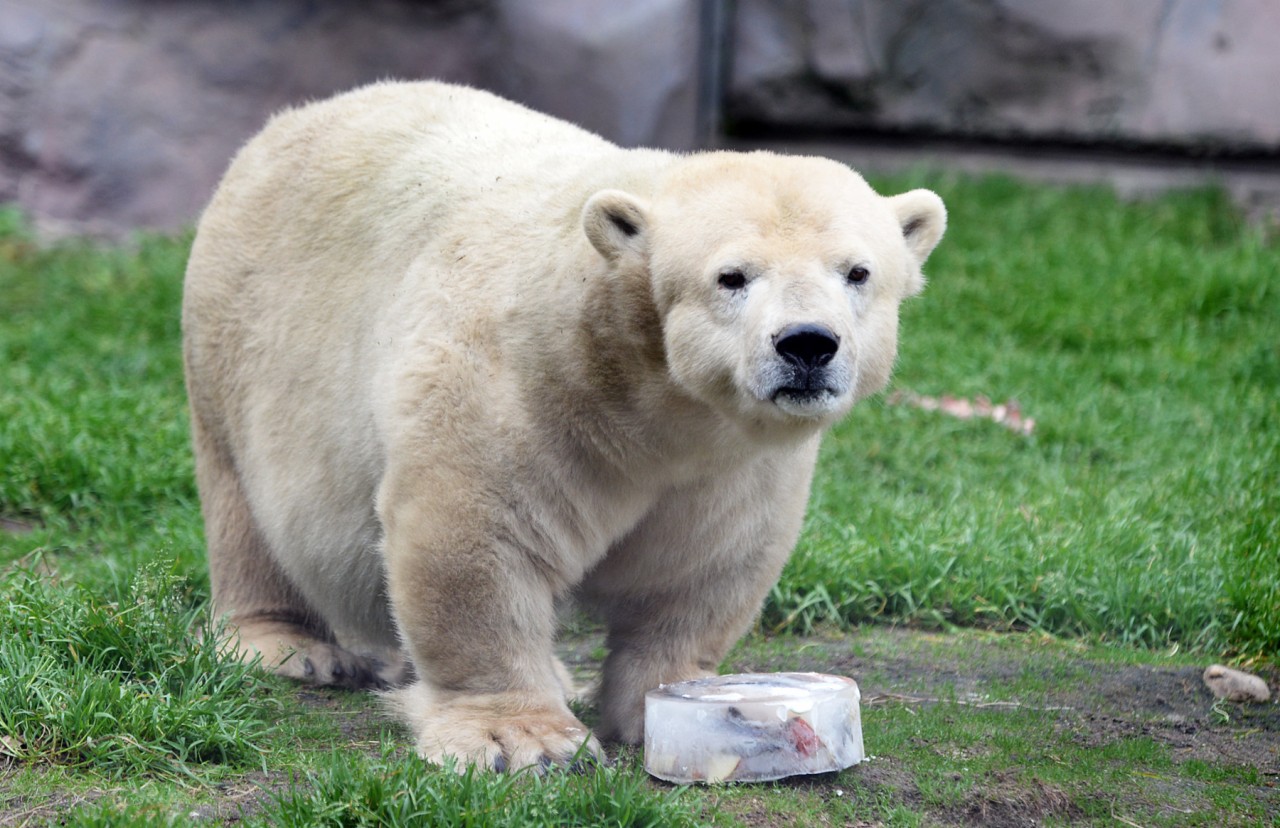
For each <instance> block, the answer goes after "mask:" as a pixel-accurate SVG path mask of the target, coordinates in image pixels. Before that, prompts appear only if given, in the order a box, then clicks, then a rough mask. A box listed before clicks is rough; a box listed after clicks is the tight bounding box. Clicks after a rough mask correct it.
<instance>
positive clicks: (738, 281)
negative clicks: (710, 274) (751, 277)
mask: <svg viewBox="0 0 1280 828" xmlns="http://www.w3.org/2000/svg"><path fill="white" fill-rule="evenodd" d="M718 282H719V284H720V287H722V288H724V289H725V290H742V289H743V288H744V287H746V286H747V276H746V274H745V273H743V272H742V271H741V270H726V271H725V272H724V273H721V274H720V278H719V280H718Z"/></svg>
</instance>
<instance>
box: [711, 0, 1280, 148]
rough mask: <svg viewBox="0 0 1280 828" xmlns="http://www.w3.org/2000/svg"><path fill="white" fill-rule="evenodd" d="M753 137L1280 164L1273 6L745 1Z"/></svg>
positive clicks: (744, 117) (744, 101) (737, 59)
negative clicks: (989, 143)
mask: <svg viewBox="0 0 1280 828" xmlns="http://www.w3.org/2000/svg"><path fill="white" fill-rule="evenodd" d="M733 27H734V37H733V41H734V49H733V52H732V54H731V68H730V81H729V89H728V95H727V99H726V109H725V117H726V119H727V121H728V123H729V124H730V125H735V124H736V125H737V127H738V128H739V129H764V130H766V131H767V130H770V129H772V130H777V129H779V128H783V129H787V130H792V131H795V130H801V131H804V130H819V131H825V132H828V133H831V132H838V131H840V130H869V131H875V132H907V133H910V132H924V133H930V134H937V135H945V136H964V137H969V138H977V139H999V140H1010V139H1012V140H1019V141H1025V140H1030V141H1065V142H1069V143H1074V144H1111V145H1117V144H1118V145H1128V146H1137V147H1161V148H1165V149H1181V150H1192V151H1206V152H1218V153H1222V152H1226V153H1242V152H1243V153H1262V154H1267V153H1280V91H1278V90H1277V83H1278V82H1280V3H1276V2H1273V0H1118V1H1117V2H1107V1H1106V0H737V2H736V6H735V13H734V16H733Z"/></svg>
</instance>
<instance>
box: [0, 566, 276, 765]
mask: <svg viewBox="0 0 1280 828" xmlns="http://www.w3.org/2000/svg"><path fill="white" fill-rule="evenodd" d="M0 595H2V596H3V601H2V602H0V753H3V754H5V755H7V756H8V757H11V758H16V759H19V760H24V761H35V762H47V763H56V764H60V765H66V766H71V767H93V768H95V769H96V770H98V771H99V772H105V773H109V774H114V775H116V776H124V775H127V774H132V773H138V772H149V773H157V774H167V775H174V776H177V775H192V774H193V773H194V771H193V770H192V768H193V767H195V766H198V765H201V764H215V765H216V764H223V765H233V766H239V767H245V766H252V765H253V764H255V763H260V762H261V759H262V756H261V751H260V749H259V747H258V741H259V740H260V739H261V738H262V737H263V736H264V734H265V733H266V731H267V729H268V726H267V724H266V722H265V721H264V720H263V715H264V712H265V711H264V709H263V708H264V705H263V702H262V700H261V699H255V690H256V689H258V687H259V682H260V678H259V674H258V673H257V671H255V670H254V669H252V668H251V667H250V666H248V665H244V664H241V663H239V662H234V661H227V660H224V659H223V658H222V657H221V654H220V653H219V647H218V645H217V644H216V643H215V642H216V636H215V635H212V634H209V635H204V636H203V637H196V636H193V635H192V633H193V632H195V631H196V630H195V621H196V618H197V617H198V616H199V615H200V614H201V613H202V612H203V609H202V607H200V606H195V607H192V606H190V605H188V604H187V600H188V599H189V598H190V595H189V585H188V584H187V583H186V581H185V579H184V578H182V577H181V576H179V575H177V574H176V573H174V572H173V571H172V570H171V568H168V567H166V566H165V565H164V564H162V563H157V564H154V565H152V566H150V567H148V568H147V569H146V571H144V572H143V573H142V574H141V575H139V576H138V577H137V578H136V579H135V580H134V582H133V585H132V587H131V588H130V589H129V590H128V592H127V594H126V595H124V596H121V597H120V598H118V599H115V600H113V599H111V598H109V597H104V596H103V595H102V594H101V593H100V592H99V591H96V590H91V589H89V588H88V587H86V586H84V585H81V584H59V583H55V582H53V581H52V580H51V579H50V578H49V577H47V576H43V577H42V576H40V575H37V574H35V573H34V572H33V571H31V570H26V569H16V570H13V571H11V572H10V573H9V574H7V575H6V576H5V577H4V579H3V581H2V582H0Z"/></svg>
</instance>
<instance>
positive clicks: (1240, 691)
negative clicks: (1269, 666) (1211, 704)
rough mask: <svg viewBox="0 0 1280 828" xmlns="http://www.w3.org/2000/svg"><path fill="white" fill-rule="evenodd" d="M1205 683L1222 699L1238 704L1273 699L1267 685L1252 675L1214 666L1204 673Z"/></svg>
mask: <svg viewBox="0 0 1280 828" xmlns="http://www.w3.org/2000/svg"><path fill="white" fill-rule="evenodd" d="M1204 683H1205V684H1206V685H1208V687H1209V689H1210V690H1211V691H1213V695H1215V696H1217V697H1218V698H1220V699H1226V700H1227V701H1237V702H1265V701H1268V700H1269V699H1270V698H1271V690H1270V688H1268V687H1267V683H1266V682H1265V681H1263V680H1262V679H1261V678H1259V677H1258V676H1255V675H1253V674H1252V673H1246V672H1244V671H1243V670H1233V669H1232V668H1230V667H1224V666H1222V665H1221V664H1214V665H1213V666H1211V667H1209V668H1208V669H1206V670H1205V671H1204Z"/></svg>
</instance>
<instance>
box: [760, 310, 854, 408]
mask: <svg viewBox="0 0 1280 828" xmlns="http://www.w3.org/2000/svg"><path fill="white" fill-rule="evenodd" d="M768 341H769V343H770V344H771V345H772V351H773V353H772V354H771V355H770V357H768V358H766V359H765V360H764V364H762V365H761V366H760V373H759V374H758V375H757V381H756V383H755V387H756V388H757V389H758V391H759V392H762V393H758V394H757V397H758V398H759V399H761V400H768V401H769V402H771V403H773V404H774V405H776V406H778V407H779V408H781V409H782V410H783V411H786V412H788V413H789V414H793V415H798V416H803V417H813V416H825V415H827V414H830V413H832V412H833V411H834V410H835V409H837V408H839V407H841V404H842V401H844V400H845V398H846V397H847V396H848V392H849V389H850V387H851V379H852V377H851V372H850V370H849V369H850V367H851V366H850V355H849V354H848V353H846V352H845V351H842V350H841V344H840V335H839V334H837V333H836V332H835V331H833V330H831V328H829V327H827V326H826V325H823V324H820V323H815V322H801V323H793V324H790V325H787V326H786V327H784V328H783V329H782V330H780V331H779V332H778V333H776V334H774V335H773V336H772V337H770V338H769V340H768ZM846 350H847V349H846Z"/></svg>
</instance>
